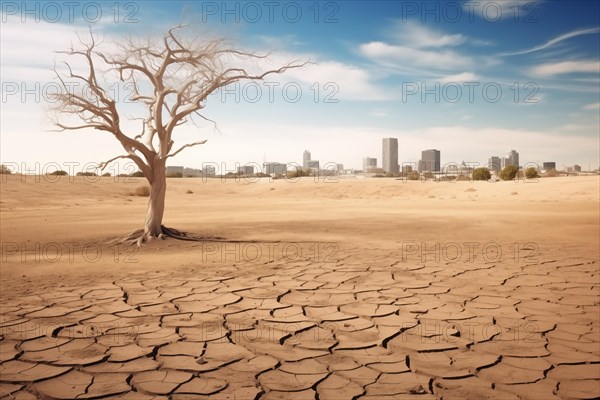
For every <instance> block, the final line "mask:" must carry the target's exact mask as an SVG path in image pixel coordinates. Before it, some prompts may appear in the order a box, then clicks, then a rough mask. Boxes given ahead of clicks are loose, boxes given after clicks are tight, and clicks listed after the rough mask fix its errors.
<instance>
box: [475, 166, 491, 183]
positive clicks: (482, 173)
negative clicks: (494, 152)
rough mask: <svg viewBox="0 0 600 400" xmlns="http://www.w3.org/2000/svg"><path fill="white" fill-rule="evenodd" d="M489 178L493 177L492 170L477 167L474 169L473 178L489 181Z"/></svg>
mask: <svg viewBox="0 0 600 400" xmlns="http://www.w3.org/2000/svg"><path fill="white" fill-rule="evenodd" d="M489 179H492V174H491V173H490V170H489V169H487V168H484V167H482V168H475V169H474V170H473V180H474V181H487V180H489Z"/></svg>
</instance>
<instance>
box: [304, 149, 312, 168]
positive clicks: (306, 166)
mask: <svg viewBox="0 0 600 400" xmlns="http://www.w3.org/2000/svg"><path fill="white" fill-rule="evenodd" d="M309 161H310V151H308V150H304V153H303V154H302V169H308V162H309Z"/></svg>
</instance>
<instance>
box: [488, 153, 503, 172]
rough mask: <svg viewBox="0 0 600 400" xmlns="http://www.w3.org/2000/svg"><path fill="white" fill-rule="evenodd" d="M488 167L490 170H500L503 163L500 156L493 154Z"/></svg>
mask: <svg viewBox="0 0 600 400" xmlns="http://www.w3.org/2000/svg"><path fill="white" fill-rule="evenodd" d="M488 169H489V170H490V171H496V172H498V171H500V169H502V164H501V163H500V157H496V156H492V157H490V158H489V160H488Z"/></svg>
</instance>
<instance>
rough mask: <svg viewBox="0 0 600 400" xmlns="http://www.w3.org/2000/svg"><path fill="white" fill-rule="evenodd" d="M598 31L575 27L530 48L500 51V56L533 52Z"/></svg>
mask: <svg viewBox="0 0 600 400" xmlns="http://www.w3.org/2000/svg"><path fill="white" fill-rule="evenodd" d="M598 32H600V28H591V29H577V30H575V31H572V32H568V33H565V34H563V35H560V36H557V37H555V38H554V39H551V40H549V41H547V42H546V43H544V44H541V45H539V46H535V47H532V48H531V49H527V50H521V51H516V52H514V53H502V54H500V55H501V56H516V55H520V54H528V53H533V52H536V51H540V50H544V49H547V48H549V47H551V46H554V45H555V44H558V43H560V42H562V41H564V40H567V39H570V38H573V37H577V36H581V35H590V34H593V33H598Z"/></svg>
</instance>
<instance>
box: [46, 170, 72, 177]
mask: <svg viewBox="0 0 600 400" xmlns="http://www.w3.org/2000/svg"><path fill="white" fill-rule="evenodd" d="M48 175H58V176H65V175H69V174H68V173H67V171H63V170H61V169H59V170H58V171H54V172H49V173H48Z"/></svg>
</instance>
